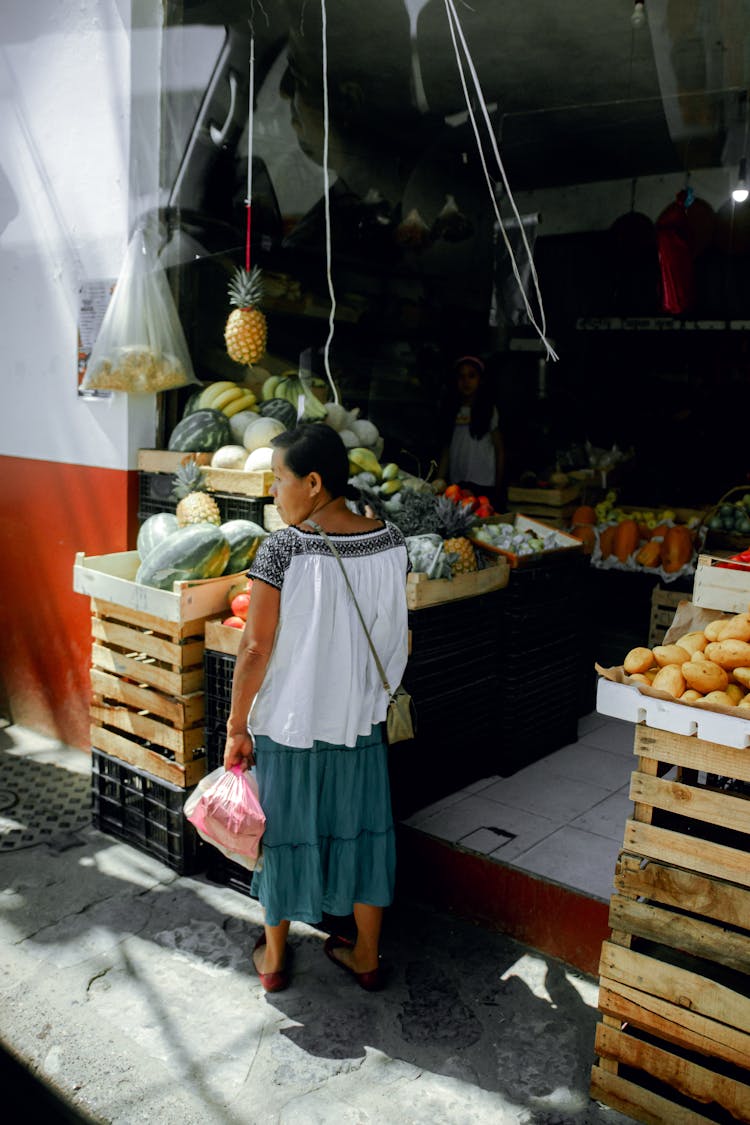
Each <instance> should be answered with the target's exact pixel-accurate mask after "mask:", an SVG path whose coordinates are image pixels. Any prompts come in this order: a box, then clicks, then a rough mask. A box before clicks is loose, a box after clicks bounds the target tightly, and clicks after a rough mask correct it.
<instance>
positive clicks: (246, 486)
mask: <svg viewBox="0 0 750 1125" xmlns="http://www.w3.org/2000/svg"><path fill="white" fill-rule="evenodd" d="M248 456H249V454H248ZM202 476H203V479H204V481H205V484H206V488H207V489H208V490H209V492H233V493H235V494H236V495H238V496H252V497H258V496H268V494H269V491H270V488H271V485H272V484H273V473H272V472H271V471H270V470H265V471H264V472H250V473H246V472H244V471H243V470H242V469H212V468H208V467H207V468H204V469H202Z"/></svg>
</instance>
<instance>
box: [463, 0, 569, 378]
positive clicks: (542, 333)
mask: <svg viewBox="0 0 750 1125" xmlns="http://www.w3.org/2000/svg"><path fill="white" fill-rule="evenodd" d="M445 8H446V12H447V15H448V26H449V28H450V33H451V40H452V41H453V50H454V52H455V55H456V63H457V66H458V73H459V77H460V79H461V87H462V89H463V92H464V98H465V99H466V108H467V110H468V112H469V119H470V121H471V126H472V129H473V132H474V137H475V139H476V142H477V150H478V152H479V159H480V161H481V164H482V170H483V172H484V178H485V180H486V182H487V187H488V189H489V193H490V200H491V201H492V207H493V209H494V212H495V217H496V219H497V223H498V227H499V229H500V233H501V235H502V238H503V242H504V243H505V247H506V250H507V251H508V256H509V258H510V262H511V266H512V269H513V276H514V278H515V279H516V284H517V285H518V288H519V291H520V293H521V296H522V298H523V303H524V306H525V308H526V314H527V316H528V318H529V321H530V322H531V324H532V325H533V326H534V328H535V329H536V331H537V333H538V335H539V337H540V339H541V341H542V343H543V344H544V346H545V348H546V350H547V359H553V360H556V359H558V358H559V357H558V355H557V353H556V352H555V350H554V348H553V347H552V345H551V343H550V342H549V340H548V339H547V321H546V316H545V312H544V303H543V301H542V294H541V290H540V288H539V278H538V276H537V272H536V266H535V265H534V257H533V255H532V253H531V248H530V246H529V243H528V239H527V238H526V230H525V228H524V224H523V220H522V219H521V216H520V215H519V213H518V208H517V207H516V203H515V200H514V198H513V193H512V191H511V190H510V184H509V183H508V178H507V176H506V174H505V167H504V165H503V162H502V159H501V156H500V150H499V148H498V146H497V142H496V140H495V135H494V132H493V129H492V122H491V121H490V116H489V113H488V111H487V105H486V102H485V100H484V96H483V94H482V88H481V86H480V83H479V77H478V75H477V72H476V69H475V67H474V62H473V60H472V57H471V52H470V51H469V47H468V44H467V42H466V39H465V37H464V33H463V29H462V27H461V23H460V20H459V18H458V13H457V12H456V9H455V6H454V4H453V0H445ZM456 32H458V36H459V38H460V40H461V46H462V47H463V51H464V54H465V56H466V63H467V65H468V67H469V71H470V73H471V77H472V80H473V83H474V88H475V90H476V92H477V95H478V98H479V105H480V107H481V110H482V115H483V117H484V120H485V123H486V125H487V132H488V134H489V138H490V143H491V145H492V150H493V153H494V156H495V159H496V161H497V166H498V168H499V170H500V175H501V177H502V181H503V186H504V187H505V191H506V193H507V196H508V200H509V201H510V205H511V207H512V209H513V214H514V215H515V218H516V220H517V222H518V226H519V231H520V234H521V239H522V241H523V245H524V248H525V250H526V256H527V258H528V261H529V266H530V268H531V276H532V279H533V282H534V291H535V293H536V299H537V302H538V305H539V314H540V319H541V325H540V324H537V321H536V318H535V316H534V313H533V311H532V308H531V304H530V302H529V298H528V296H527V294H526V290H525V289H524V286H523V282H522V281H521V276H520V273H519V271H518V264H517V262H516V258H515V254H514V253H513V248H512V246H511V244H510V240H509V238H508V235H507V234H506V231H505V227H504V225H503V220H502V218H501V216H500V209H499V207H498V205H497V200H496V198H495V191H494V187H493V183H492V177H491V176H490V173H489V169H488V167H487V161H486V160H485V156H484V151H483V148H482V141H481V138H480V136H479V128H478V126H477V122H476V118H475V116H474V110H473V108H472V105H471V98H470V96H469V90H468V87H467V84H466V76H465V74H464V68H463V62H462V61H461V55H460V52H459V49H458V43H457V41H456Z"/></svg>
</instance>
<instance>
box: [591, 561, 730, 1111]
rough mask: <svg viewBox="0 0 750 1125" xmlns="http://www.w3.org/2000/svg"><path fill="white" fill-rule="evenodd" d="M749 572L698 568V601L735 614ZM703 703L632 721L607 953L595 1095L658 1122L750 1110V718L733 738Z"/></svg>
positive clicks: (695, 600) (602, 977)
mask: <svg viewBox="0 0 750 1125" xmlns="http://www.w3.org/2000/svg"><path fill="white" fill-rule="evenodd" d="M727 575H730V576H731V577H730V578H729V581H728V582H727ZM749 577H750V571H748V572H746V573H745V575H744V576H742V575H740V576H737V575H736V574H734V572H731V571H727V570H725V569H722V568H718V580H717V581H715V580H714V578H713V576H712V574H711V573H707V574H705V575H704V576H703V578H704V579H705V581H703V582H699V581H698V578H697V577H696V583H695V590H694V594H693V603H694V604H696V605H701V606H702V607H704V608H711V609H718V610H724V611H729V612H737V609H736V608H735V607H736V606H740V605H744V606H746V604H747V602H748V601H749V600H750V597H748V594H749V593H750V590H749V589H748V578H749ZM717 582H718V584H717ZM707 591H708V592H707ZM696 714H697V715H699V716H700V717H701V718H700V725H699V727H698V732H697V734H690V735H688V734H678V733H673V732H670V731H667V730H661V729H655V727H652V726H645V725H638V726H637V727H636V728H635V731H636V733H635V754H636V755H637V766H636V769H635V772H634V773H633V775H632V779H631V786H630V797H631V800H632V801H633V815H632V817H631V818H630V819H629V820H628V821H627V824H626V827H625V834H624V841H623V848H622V851H621V853H620V856H619V859H618V863H617V868H616V873H615V880H614V883H615V894H614V895H613V896H612V898H611V902H610V925H611V927H612V933H611V937H610V939H609V940H608V941H605V942H604V944H603V946H602V955H601V963H600V991H599V1009H600V1011H601V1012H602V1022H601V1024H600V1025H599V1027H598V1028H597V1035H596V1052H597V1054H598V1056H599V1058H598V1061H597V1063H596V1065H595V1066H594V1068H593V1072H592V1082H591V1094H592V1097H594V1098H596V1099H597V1100H599V1101H601V1102H604V1103H606V1104H607V1105H609V1106H612V1107H613V1108H615V1109H618V1110H620V1112H622V1113H626V1114H628V1115H629V1116H630V1117H632V1118H634V1119H635V1120H637V1121H643V1122H647V1123H649V1125H696V1123H698V1122H708V1121H710V1122H729V1121H745V1122H747V1121H750V722H745V721H744V720H741V719H737V720H733V719H732V720H730V722H731V723H733V724H734V726H733V731H732V741H733V742H734V744H733V745H727V744H726V741H729V739H726V740H725V741H719V740H718V733H720V732H721V733H722V734H723V732H725V731H726V729H727V728H726V725H725V724H718V723H717V725H716V734H715V735H714V737H715V738H716V740H714V738H712V735H711V731H712V726H711V723H712V716H711V714H710V713H709V712H707V711H701V712H698V711H697V709H696ZM716 718H717V719H718V718H721V717H720V716H716ZM698 735H700V737H698Z"/></svg>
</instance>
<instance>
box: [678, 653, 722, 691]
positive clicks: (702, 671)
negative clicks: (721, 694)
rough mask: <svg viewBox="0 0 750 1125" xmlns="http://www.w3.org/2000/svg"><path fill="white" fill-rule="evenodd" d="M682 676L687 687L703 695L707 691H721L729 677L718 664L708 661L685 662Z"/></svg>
mask: <svg viewBox="0 0 750 1125" xmlns="http://www.w3.org/2000/svg"><path fill="white" fill-rule="evenodd" d="M682 674H683V676H684V678H685V683H686V684H687V686H688V687H690V688H693V689H694V690H695V691H699V692H700V693H701V695H705V694H706V692H708V691H723V690H724V688H725V687H726V686H727V684H728V683H729V676H728V675H727V673H726V672H725V671H724V669H723V668H720V667H719V665H718V664H713V663H712V662H711V661H710V660H686V661H685V663H684V664H683V665H682Z"/></svg>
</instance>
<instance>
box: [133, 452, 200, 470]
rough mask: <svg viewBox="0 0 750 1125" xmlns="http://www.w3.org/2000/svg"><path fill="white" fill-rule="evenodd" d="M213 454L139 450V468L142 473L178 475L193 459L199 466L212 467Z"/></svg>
mask: <svg viewBox="0 0 750 1125" xmlns="http://www.w3.org/2000/svg"><path fill="white" fill-rule="evenodd" d="M212 456H213V454H211V453H183V452H181V451H177V450H172V449H139V450H138V460H137V463H136V464H137V467H138V470H139V471H140V472H142V473H176V472H177V470H178V469H179V468H180V466H182V465H186V464H187V462H188V461H191V460H192V459H193V458H195V460H196V461H197V462H198V464H199V465H210V464H211V457H212Z"/></svg>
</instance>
